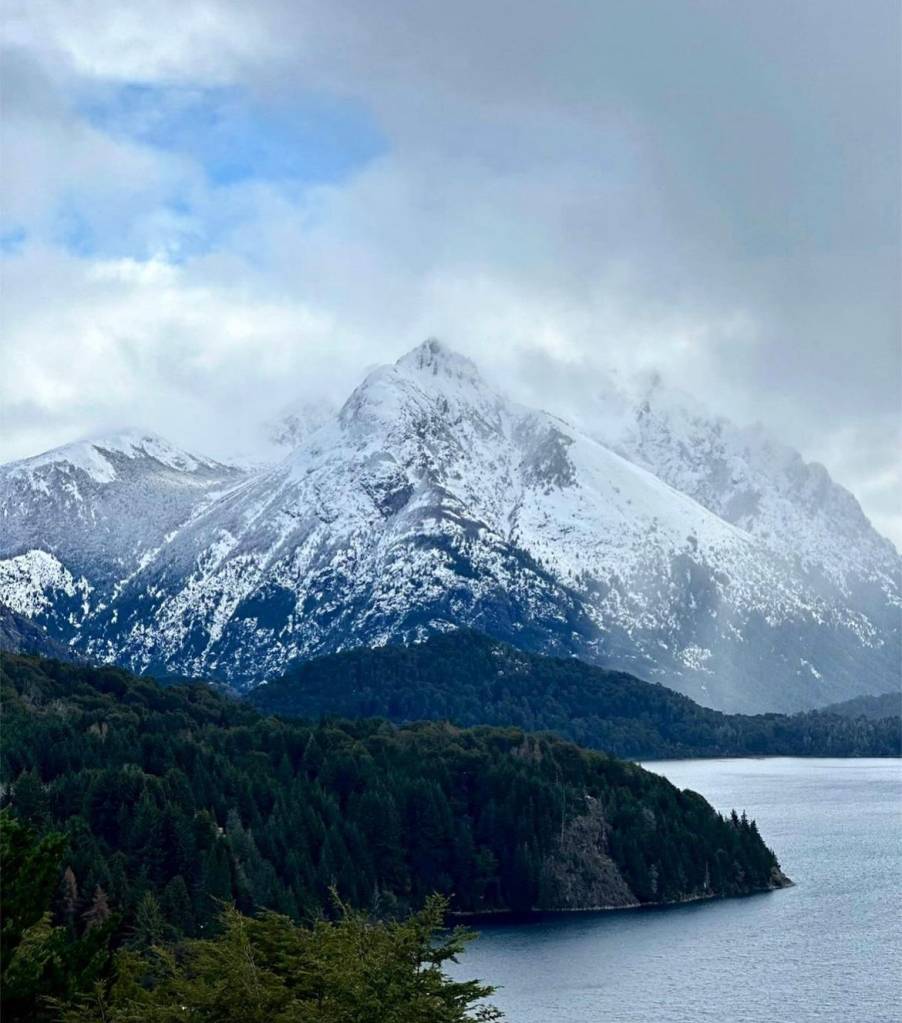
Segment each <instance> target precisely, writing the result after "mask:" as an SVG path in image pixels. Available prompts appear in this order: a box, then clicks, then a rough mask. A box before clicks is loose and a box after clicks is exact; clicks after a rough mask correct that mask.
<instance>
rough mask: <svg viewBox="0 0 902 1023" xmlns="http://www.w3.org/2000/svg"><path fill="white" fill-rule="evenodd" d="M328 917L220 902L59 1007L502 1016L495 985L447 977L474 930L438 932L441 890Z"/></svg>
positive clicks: (449, 1022) (415, 1020)
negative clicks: (245, 910)
mask: <svg viewBox="0 0 902 1023" xmlns="http://www.w3.org/2000/svg"><path fill="white" fill-rule="evenodd" d="M339 908H340V910H341V912H340V915H339V918H338V919H337V921H335V922H334V923H327V922H326V921H323V920H320V921H317V922H316V923H315V924H314V925H313V926H312V927H310V928H304V927H298V926H297V925H295V924H294V923H292V921H291V920H289V919H288V918H287V917H285V916H280V915H276V914H274V913H263V914H261V915H260V916H259V917H258V918H256V919H253V918H249V917H246V916H243V915H242V914H241V913H239V912H238V911H237V910H235V909H228V910H226V911H225V912H224V913H223V914H222V916H221V918H220V921H219V933H218V934H217V935H216V936H215V937H213V938H208V939H204V940H194V941H188V942H186V943H185V944H184V945H183V946H182V947H181V948H179V949H178V950H176V951H172V950H167V949H156V950H154V952H153V953H152V954H150V955H148V956H145V957H143V958H137V957H136V956H135V955H134V954H133V953H130V952H127V951H125V952H121V953H119V955H118V956H117V960H116V969H115V972H114V975H113V977H112V979H111V981H109V982H106V983H100V984H98V985H97V986H96V987H95V989H94V991H92V992H91V993H90V994H89V995H88V996H84V997H81V998H79V999H77V1000H75V1001H74V1002H70V1003H69V1004H68V1005H66V1006H65V1007H63V1011H62V1012H61V1014H60V1016H61V1021H62V1023H95V1021H97V1020H104V1021H106V1023H135V1021H138V1020H140V1021H141V1023H170V1021H172V1020H182V1019H191V1020H197V1021H201V1023H204V1021H206V1023H272V1021H273V1020H279V1021H282V1023H293V1021H296V1023H358V1021H366V1023H464V1021H466V1020H472V1021H483V1023H489V1021H490V1020H497V1019H500V1018H501V1014H500V1013H499V1012H497V1010H495V1009H493V1008H491V1007H490V1006H487V1005H485V1004H483V1005H482V1006H480V1007H478V1008H476V1007H474V1003H476V1002H479V1001H481V1000H483V999H485V998H486V997H488V996H489V995H491V993H492V989H491V988H490V987H487V986H485V985H483V984H480V983H479V982H477V981H453V980H451V978H450V977H448V976H447V974H445V973H444V969H443V968H444V965H445V963H447V962H448V961H449V960H456V958H457V956H458V955H459V954H460V952H462V951H463V949H464V947H465V945H466V942H467V941H468V940H470V938H471V937H472V936H473V935H472V934H471V933H470V932H468V931H464V930H462V929H459V928H458V929H455V930H454V931H452V932H451V933H450V934H449V933H447V932H444V931H443V930H442V922H443V917H444V914H445V909H446V903H445V902H444V900H442V899H441V898H438V897H434V898H431V899H429V900H428V901H427V903H426V906H425V907H424V908H423V909H422V910H421V911H420V912H419V913H416V914H414V915H413V916H411V917H410V918H409V919H407V920H405V921H403V922H400V923H391V922H390V923H373V922H372V921H371V920H370V919H369V918H368V917H367V916H366V915H364V914H362V913H359V912H354V911H353V910H350V909H347V908H345V907H343V906H340V907H339Z"/></svg>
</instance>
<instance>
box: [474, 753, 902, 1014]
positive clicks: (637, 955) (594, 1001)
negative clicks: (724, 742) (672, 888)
mask: <svg viewBox="0 0 902 1023" xmlns="http://www.w3.org/2000/svg"><path fill="white" fill-rule="evenodd" d="M645 766H646V767H647V768H648V769H649V770H653V771H656V772H657V773H659V774H663V775H664V776H665V777H667V778H669V779H670V780H671V781H672V782H673V783H674V784H675V785H678V786H679V787H680V788H691V789H694V790H695V791H696V792H700V793H701V794H702V795H703V796H705V797H706V798H707V799H708V800H709V802H711V803H712V804H713V805H714V806H715V807H716V808H717V809H719V810H722V811H725V812H728V811H729V810H731V809H732V808H734V807H735V808H736V809H737V810H739V811H741V810H743V809H745V810H746V811H747V812H748V814H749V816H750V817H754V818H755V819H756V820H757V821H758V826H759V828H760V830H761V834H762V836H763V837H764V840H765V841H766V842H767V843H768V845H770V846H771V847H772V848H773V849H774V850H775V851H776V853H777V856H778V857H779V859H780V862H781V864H782V866H783V869H784V870H785V872H786V873H787V874H788V875H789V876H790V877H791V878H792V879H793V880H794V881H795V882H796V886H795V887H794V888H789V889H786V890H783V891H779V892H772V893H768V894H763V895H755V896H750V897H748V898H744V899H728V900H723V901H717V902H704V903H693V904H689V905H685V906H677V907H667V908H663V909H643V910H627V911H618V912H610V913H567V914H554V915H545V916H542V917H540V918H536V919H535V920H533V921H530V922H527V923H523V922H518V923H511V922H488V923H486V922H480V924H479V930H480V932H481V937H480V938H479V940H478V941H476V942H475V943H474V944H473V945H472V946H471V947H470V949H469V950H468V951H467V953H466V954H465V955H464V956H463V959H462V962H461V964H460V966H459V967H458V968H457V970H456V971H455V974H456V975H457V976H460V977H464V976H467V977H472V976H478V977H481V978H484V979H485V980H487V981H488V982H489V983H492V984H495V985H496V986H499V987H500V988H501V990H500V991H499V992H498V993H497V994H496V995H495V996H494V997H493V999H492V1001H493V1003H494V1004H496V1005H497V1006H498V1007H499V1008H501V1009H503V1010H504V1011H505V1013H506V1015H507V1019H508V1020H509V1021H510V1023H577V1021H578V1023H586V1021H595V1020H598V1021H599V1023H703V1021H711V1023H759V1021H761V1023H784V1021H785V1023H809V1021H817V1023H833V1021H836V1023H839V1021H843V1023H899V1021H902V1008H900V999H902V860H900V851H902V850H900V836H902V828H900V825H902V761H900V760H813V759H793V758H772V759H764V760H674V761H655V762H650V763H648V764H646V765H645Z"/></svg>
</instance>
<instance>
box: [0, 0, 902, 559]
mask: <svg viewBox="0 0 902 1023" xmlns="http://www.w3.org/2000/svg"><path fill="white" fill-rule="evenodd" d="M7 6H8V16H7V23H8V24H7V28H6V32H5V39H6V52H7V59H6V60H5V61H4V67H5V70H6V74H7V76H8V79H9V81H10V83H11V87H8V88H6V89H4V94H5V105H6V107H7V109H6V111H5V113H6V114H7V116H6V118H5V120H6V125H7V126H6V132H7V134H6V139H5V142H4V149H5V151H7V152H16V153H17V154H21V156H22V159H17V160H16V161H15V165H14V166H13V167H11V168H10V163H11V161H8V160H7V161H5V164H6V166H7V168H8V169H7V171H6V176H7V181H6V191H7V194H8V197H9V201H8V202H7V204H6V209H7V218H8V220H9V225H8V229H7V228H4V231H3V238H9V239H12V241H11V242H10V243H9V244H5V245H4V246H3V250H4V252H5V269H4V276H5V282H6V289H5V290H6V292H7V294H12V295H13V299H12V301H10V300H7V303H6V304H7V309H6V312H5V317H4V319H5V322H6V328H7V329H6V339H5V340H4V342H3V344H4V362H5V363H6V364H8V365H15V366H16V367H17V378H16V381H15V383H14V384H9V383H7V384H5V385H2V386H3V387H4V388H5V392H4V390H0V399H5V401H4V406H5V408H4V411H5V412H7V416H6V419H7V426H6V432H5V438H4V440H3V443H2V448H0V456H2V455H5V456H7V457H12V456H13V455H19V454H25V453H28V451H29V450H31V449H32V448H33V447H34V446H36V445H37V446H41V445H44V444H47V443H55V442H57V441H58V440H62V439H65V437H66V435H67V431H69V430H75V429H78V430H81V429H93V428H95V427H96V426H99V425H101V424H102V423H106V422H107V421H108V420H110V419H116V420H117V421H120V422H121V421H123V420H126V419H134V418H137V417H138V414H139V413H140V417H141V419H142V421H143V422H145V423H146V425H149V426H153V427H155V428H157V429H161V431H162V432H168V433H171V434H175V433H179V434H180V435H179V436H175V439H176V440H183V441H187V442H190V443H195V444H205V445H207V446H210V445H211V444H212V445H213V447H214V448H219V449H221V448H222V447H224V446H225V445H226V441H227V439H228V438H224V437H222V436H221V434H222V430H223V427H222V425H221V423H222V422H223V416H224V413H228V411H229V410H230V409H233V408H235V407H238V408H239V410H240V412H239V414H238V415H237V416H231V415H226V418H227V419H228V421H230V422H232V423H233V424H235V429H236V430H238V431H239V432H240V431H242V430H245V429H246V428H247V427H246V424H248V423H250V422H251V421H252V420H253V418H254V417H255V416H258V415H262V414H268V413H269V412H271V411H272V408H273V407H275V406H277V405H278V404H280V403H281V402H283V401H287V400H288V399H289V398H290V397H291V396H292V394H293V393H300V394H303V393H304V392H305V391H310V392H315V391H317V390H318V389H321V388H323V387H325V388H326V389H331V390H332V391H334V392H335V393H336V394H339V393H340V392H341V391H342V390H343V389H345V388H347V387H350V386H352V385H353V383H354V382H355V381H356V378H357V377H359V375H360V372H361V370H362V368H363V367H364V366H365V365H368V364H371V363H373V362H377V361H383V360H385V359H389V358H394V357H396V356H397V355H398V354H400V353H401V352H402V351H403V350H404V349H405V348H407V347H409V346H411V345H412V344H415V343H416V342H417V341H419V340H421V339H422V337H423V336H425V335H427V334H433V333H436V334H439V335H441V336H443V337H445V338H446V339H447V340H449V341H450V342H451V343H452V344H454V345H456V346H458V347H460V348H461V349H462V350H464V351H467V352H468V353H470V354H472V355H475V356H476V357H477V358H478V359H479V361H480V362H481V363H483V364H484V365H486V366H487V369H488V372H489V373H490V375H491V374H493V375H494V376H495V377H496V378H498V379H499V380H501V381H503V382H504V383H505V384H506V385H507V386H509V387H510V388H512V389H513V390H515V391H516V392H517V393H519V394H522V395H524V396H526V395H536V394H541V392H542V389H543V387H544V385H545V382H546V381H547V380H548V379H549V369H548V366H549V365H550V366H553V367H554V369H555V371H556V373H557V375H558V377H559V384H560V391H561V394H562V395H565V394H566V389H567V384H566V381H567V379H568V375H569V377H570V378H572V379H573V380H574V381H575V380H577V379H578V380H579V381H580V382H582V381H585V380H586V379H587V378H589V379H590V378H591V376H592V374H593V372H598V373H601V372H602V371H606V370H607V369H609V368H611V367H614V368H616V369H619V370H620V371H621V372H624V373H628V372H633V371H636V370H646V369H649V368H657V369H660V370H661V371H662V372H663V373H664V374H665V375H666V376H667V377H668V378H669V379H670V380H672V381H673V383H674V384H676V385H677V386H679V387H682V388H683V389H685V390H688V391H690V392H691V393H694V394H696V395H697V396H698V397H700V398H701V399H703V400H704V401H706V402H707V403H708V404H710V405H712V406H713V407H714V409H715V410H716V411H719V412H724V413H727V414H730V415H731V416H733V417H734V418H736V419H738V420H740V421H743V422H750V421H755V420H760V421H762V422H764V423H765V424H767V426H768V427H769V428H770V429H771V430H772V431H773V432H774V433H776V434H777V435H778V436H780V437H781V438H782V439H784V440H787V441H789V442H790V443H792V444H794V445H795V446H797V447H799V448H800V449H801V450H802V451H803V453H804V454H805V455H806V456H807V457H809V458H815V459H818V460H822V461H824V462H825V463H826V464H827V465H828V467H829V468H830V469H831V471H832V472H833V473H834V475H836V476H837V478H839V479H840V480H841V481H842V482H844V483H846V484H847V485H849V486H850V487H851V488H852V489H853V491H855V492H856V493H857V494H858V496H859V497H860V498H861V499H862V501H863V503H864V504H865V507H866V510H868V511H869V513H870V514H871V515H872V517H873V518H874V519H875V521H876V522H877V523H878V524H879V525H880V526H881V528H883V529H884V530H885V531H886V532H888V533H891V534H892V535H894V536H895V537H896V539H897V541H898V540H899V539H902V500H900V498H902V476H900V470H899V467H898V460H897V458H896V445H897V441H898V413H899V407H900V380H902V363H900V348H899V334H900V322H899V296H898V280H899V271H900V265H899V252H900V237H899V224H900V215H899V195H898V187H897V179H898V171H899V166H900V128H899V125H900V116H899V114H900V111H899V102H900V101H899V96H900V88H899V85H900V83H899V62H898V56H897V54H898V44H899V39H900V32H899V13H898V11H897V9H896V5H895V4H894V3H890V2H884V0H873V2H872V3H869V4H868V5H866V7H865V8H864V9H856V10H854V11H853V10H852V8H851V7H850V6H849V5H848V4H845V3H840V2H838V0H837V2H833V0H829V2H826V3H823V4H818V5H810V4H807V3H803V2H802V0H792V2H789V3H786V2H785V0H781V2H779V3H778V2H776V0H761V2H760V3H757V4H755V5H744V6H743V5H740V6H736V5H732V6H729V7H724V6H723V5H722V4H717V3H713V2H707V0H685V2H682V3H680V4H674V3H672V2H670V0H666V2H665V0H660V2H654V0H653V2H650V3H649V4H643V5H635V4H633V3H627V2H625V0H624V2H620V0H609V2H607V3H605V4H585V3H582V2H576V0H571V2H564V3H556V4H553V5H552V4H544V3H537V4H528V5H525V6H524V5H519V6H517V7H514V6H511V5H507V4H493V5H485V4H476V3H475V2H472V0H461V2H460V3H457V4H437V3H435V4H433V3H422V2H419V3H414V2H413V0H410V2H408V0H397V2H396V3H393V4H392V5H390V7H389V8H387V9H386V8H385V7H383V6H380V5H373V4H370V3H364V2H362V0H349V2H347V3H342V4H327V3H325V2H319V0H304V2H294V0H292V2H290V3H289V2H287V0H285V2H281V0H265V2H261V3H258V4H254V5H235V4H231V3H224V2H223V3H216V2H214V0H181V2H179V3H177V4H176V3H168V2H163V0H153V2H150V3H142V4H128V3H126V4H121V5H115V6H114V5H111V4H109V3H85V2H81V3H63V2H58V3H54V2H52V0H47V2H44V3H42V4H21V5H18V6H17V5H15V4H13V5H7ZM66 360H68V361H69V362H71V363H75V365H76V369H75V371H74V372H72V371H71V370H70V368H69V365H68V364H67V362H66ZM549 360H550V362H549ZM574 386H575V384H574ZM217 422H219V423H220V425H219V426H218V427H217V425H216V424H217ZM217 453H218V452H217Z"/></svg>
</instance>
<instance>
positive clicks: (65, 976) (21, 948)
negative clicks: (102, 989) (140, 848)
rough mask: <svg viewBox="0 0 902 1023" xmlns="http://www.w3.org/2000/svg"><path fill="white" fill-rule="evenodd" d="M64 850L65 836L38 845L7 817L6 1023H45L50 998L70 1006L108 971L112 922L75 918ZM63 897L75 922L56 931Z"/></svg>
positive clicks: (0, 846)
mask: <svg viewBox="0 0 902 1023" xmlns="http://www.w3.org/2000/svg"><path fill="white" fill-rule="evenodd" d="M65 846H66V840H65V838H64V837H63V836H62V835H60V834H56V833H50V834H46V835H44V836H43V838H40V839H39V838H38V837H37V835H36V834H35V832H34V830H33V829H32V828H30V827H29V826H28V825H26V824H24V823H23V822H21V821H19V820H16V819H15V818H14V817H12V816H11V815H10V813H9V811H8V810H4V811H3V812H2V813H0V863H2V867H3V872H2V890H0V896H2V918H3V923H2V948H0V967H2V977H0V990H2V999H3V1001H2V1009H3V1019H4V1020H5V1021H16V1020H32V1019H37V1018H40V1013H41V1007H42V1005H43V1003H44V1001H45V1000H46V999H48V998H60V999H71V998H73V997H75V996H76V995H77V994H78V993H79V992H80V991H86V990H89V989H90V988H91V986H92V985H93V984H94V982H95V980H96V979H97V978H98V977H99V976H101V975H102V973H103V971H104V970H105V968H106V966H107V965H108V960H109V954H108V944H109V940H110V934H111V931H112V927H111V924H110V921H109V915H108V916H107V918H106V919H104V920H103V921H101V922H97V923H95V924H91V923H89V924H87V925H80V926H78V927H76V926H75V924H74V921H73V920H72V918H71V909H72V908H73V907H71V906H70V904H69V899H71V898H72V897H73V892H72V888H71V884H70V881H69V878H68V877H67V876H66V875H65V874H64V872H63V868H62V860H63V853H64V850H65ZM61 879H62V882H63V884H62V885H61ZM60 890H61V895H62V909H63V913H64V915H68V916H69V920H68V922H62V923H59V924H57V923H55V922H54V921H53V914H52V911H51V904H52V902H53V900H54V897H55V896H56V894H57V892H58V891H60Z"/></svg>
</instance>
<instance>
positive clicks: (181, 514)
mask: <svg viewBox="0 0 902 1023" xmlns="http://www.w3.org/2000/svg"><path fill="white" fill-rule="evenodd" d="M242 478H243V475H242V474H241V473H240V472H239V471H237V470H235V469H234V468H230V467H227V466H223V465H220V464H219V463H217V462H214V461H212V460H210V459H207V458H202V457H199V456H197V455H191V454H189V453H188V452H186V451H182V450H180V449H178V448H176V447H173V446H172V445H171V444H169V443H168V442H167V441H164V440H163V439H162V438H160V437H156V436H154V435H153V434H149V433H146V432H141V431H137V430H130V431H124V432H121V433H117V434H114V435H112V436H108V437H102V438H95V439H93V440H86V441H80V442H77V443H75V444H68V445H66V446H65V447H62V448H57V449H55V450H53V451H48V452H45V453H44V454H41V455H37V456H36V457H34V458H28V459H24V460H22V461H19V462H13V463H10V464H8V465H5V466H2V467H0V557H2V558H3V559H4V560H3V561H0V591H2V592H3V594H4V597H3V599H4V601H5V602H6V603H7V604H8V605H9V606H10V607H12V608H13V609H14V610H16V611H19V612H21V613H27V614H34V613H35V609H38V608H44V607H45V606H46V607H51V608H54V609H58V608H59V605H60V599H59V597H58V596H52V595H53V594H59V593H64V594H66V595H67V596H68V597H70V598H71V597H72V596H73V593H72V592H71V591H72V588H73V586H76V587H80V590H79V592H80V593H81V594H82V597H83V598H84V599H83V600H82V602H81V605H80V607H79V609H78V610H76V609H75V608H74V607H70V608H68V610H67V612H66V616H65V617H66V621H68V622H69V624H70V625H71V626H72V627H73V628H74V627H76V626H77V625H78V624H79V623H80V621H81V620H82V619H83V618H84V617H85V616H89V615H90V614H91V613H92V609H96V607H97V606H98V605H100V604H103V603H105V602H106V601H108V600H110V599H111V598H112V596H113V594H114V593H115V589H116V586H117V585H118V584H120V583H121V581H122V580H123V579H124V578H125V577H126V576H128V574H129V573H131V572H134V571H136V570H137V569H138V568H139V566H140V565H142V564H143V563H145V562H146V561H147V559H148V558H150V557H152V556H153V553H154V552H155V551H156V550H157V549H158V548H159V547H160V546H161V545H162V544H163V543H164V541H165V539H166V537H167V536H168V535H169V534H171V533H172V532H173V531H175V530H177V529H178V527H179V526H181V525H182V524H183V523H184V522H185V521H186V520H187V519H188V518H190V516H191V515H192V514H193V513H194V512H195V511H196V510H197V509H198V507H199V506H200V505H202V504H203V502H204V501H206V500H209V499H210V498H211V497H212V496H213V495H214V494H215V493H216V492H217V491H220V490H222V489H223V488H228V487H230V486H234V485H235V484H236V483H237V482H239V481H240V480H241V479H242ZM76 580H80V581H78V582H76ZM89 595H90V596H89ZM26 608H27V609H30V610H26ZM73 635H74V633H73Z"/></svg>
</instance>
